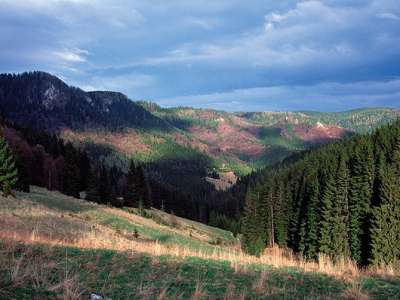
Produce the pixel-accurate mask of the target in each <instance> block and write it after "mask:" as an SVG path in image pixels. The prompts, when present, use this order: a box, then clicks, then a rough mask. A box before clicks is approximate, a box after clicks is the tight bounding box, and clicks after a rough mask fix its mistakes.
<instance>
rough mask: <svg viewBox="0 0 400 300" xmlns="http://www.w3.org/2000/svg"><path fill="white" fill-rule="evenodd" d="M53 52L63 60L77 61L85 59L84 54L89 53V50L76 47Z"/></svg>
mask: <svg viewBox="0 0 400 300" xmlns="http://www.w3.org/2000/svg"><path fill="white" fill-rule="evenodd" d="M53 54H54V56H56V58H59V59H61V60H63V61H65V62H71V63H79V62H85V61H86V56H87V55H89V52H88V51H86V50H82V49H78V48H76V49H64V50H60V51H54V53H53Z"/></svg>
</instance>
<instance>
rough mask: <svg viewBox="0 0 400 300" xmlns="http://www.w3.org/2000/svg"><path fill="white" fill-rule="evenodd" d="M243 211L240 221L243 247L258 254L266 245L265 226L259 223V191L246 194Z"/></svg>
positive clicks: (251, 252)
mask: <svg viewBox="0 0 400 300" xmlns="http://www.w3.org/2000/svg"><path fill="white" fill-rule="evenodd" d="M245 201H246V203H245V211H244V216H243V223H242V234H243V238H242V243H243V248H244V249H245V250H246V251H247V252H248V253H250V254H253V255H260V254H261V252H262V251H263V250H264V248H265V245H266V238H265V227H264V226H262V224H261V218H260V209H259V208H260V206H259V193H258V192H251V191H250V190H249V191H248V192H247V194H246V200H245Z"/></svg>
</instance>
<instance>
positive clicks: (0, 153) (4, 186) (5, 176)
mask: <svg viewBox="0 0 400 300" xmlns="http://www.w3.org/2000/svg"><path fill="white" fill-rule="evenodd" d="M17 182H18V172H17V168H16V166H15V162H14V157H13V155H12V153H11V151H10V148H9V147H8V144H7V142H6V140H5V139H4V137H3V136H2V133H1V132H0V189H1V191H2V192H3V195H4V196H8V195H10V194H11V191H12V189H13V188H14V187H15V185H16V184H17Z"/></svg>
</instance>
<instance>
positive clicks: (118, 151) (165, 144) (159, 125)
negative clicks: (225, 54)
mask: <svg viewBox="0 0 400 300" xmlns="http://www.w3.org/2000/svg"><path fill="white" fill-rule="evenodd" d="M0 103H1V113H2V114H3V115H5V116H6V117H7V119H9V120H10V121H14V122H16V123H18V124H20V125H25V126H30V127H33V128H36V129H39V130H45V131H48V132H55V133H57V134H59V135H60V136H61V137H63V138H65V139H67V140H70V141H73V142H75V143H78V144H80V145H81V146H82V147H85V148H86V149H87V150H88V152H89V153H90V154H91V156H92V157H96V159H98V158H101V159H102V160H103V161H106V162H108V164H109V165H114V164H118V165H122V166H123V165H126V160H127V159H128V158H130V157H133V158H134V159H135V160H137V161H139V162H142V163H146V164H147V165H148V174H149V176H150V177H152V178H153V179H154V180H157V181H164V182H162V184H164V185H166V186H171V187H173V188H175V189H178V190H180V191H182V190H183V191H184V192H186V193H190V192H191V191H192V190H193V188H198V189H199V188H200V189H202V190H203V191H207V190H210V189H212V184H210V183H209V182H210V180H207V178H206V177H207V176H208V175H209V173H210V172H221V173H222V174H223V175H224V174H225V173H226V172H231V171H232V172H234V173H235V175H236V176H243V175H246V174H249V173H250V172H251V171H253V170H255V169H258V168H262V167H264V166H266V165H270V164H274V163H276V162H278V161H281V160H282V159H284V158H286V157H288V156H289V155H291V154H292V153H294V152H297V151H302V150H305V149H309V148H310V147H313V146H315V145H319V144H321V143H326V142H329V141H331V140H336V139H340V138H343V137H345V136H348V135H351V134H352V133H354V132H368V131H370V130H371V129H373V128H376V127H378V126H380V125H382V124H385V123H387V122H390V121H391V120H394V119H396V118H397V117H398V116H399V115H400V111H399V110H397V109H389V108H369V109H360V110H357V111H349V112H342V113H320V112H246V113H228V112H223V111H216V110H210V109H194V108H190V107H177V108H162V107H160V106H158V105H157V104H155V103H151V102H134V101H132V100H130V99H129V98H128V97H126V96H125V95H123V94H121V93H118V92H104V91H95V92H85V91H83V90H81V89H79V88H76V87H72V86H68V85H67V84H66V83H64V82H63V81H62V80H60V79H59V78H57V77H55V76H53V75H50V74H48V73H45V72H33V73H23V74H19V75H7V74H3V75H0ZM166 175H168V176H166ZM182 175H184V176H182ZM166 178H168V179H166ZM182 178H187V179H188V180H187V181H186V182H185V185H184V187H183V185H182V184H180V183H179V181H180V180H181V179H182ZM211 182H213V183H214V182H215V181H211ZM216 184H217V186H226V187H229V185H227V184H225V183H222V184H219V183H218V182H216Z"/></svg>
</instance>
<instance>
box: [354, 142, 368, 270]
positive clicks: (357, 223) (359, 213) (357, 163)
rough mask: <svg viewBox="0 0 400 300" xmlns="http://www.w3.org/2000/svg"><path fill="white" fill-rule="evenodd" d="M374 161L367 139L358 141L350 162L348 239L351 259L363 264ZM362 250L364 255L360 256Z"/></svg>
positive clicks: (366, 243) (366, 247)
mask: <svg viewBox="0 0 400 300" xmlns="http://www.w3.org/2000/svg"><path fill="white" fill-rule="evenodd" d="M373 169H374V159H373V153H372V149H371V143H370V142H369V139H367V140H366V141H359V146H358V147H357V148H356V149H355V153H354V155H353V160H352V177H351V180H350V191H349V210H350V220H349V238H350V251H351V257H352V259H354V260H355V261H356V262H358V263H364V262H365V260H366V257H367V256H368V253H367V252H368V251H367V249H368V248H369V244H370V239H369V226H370V214H371V202H372V190H373V173H374V170H373ZM363 250H364V255H362V253H363Z"/></svg>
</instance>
